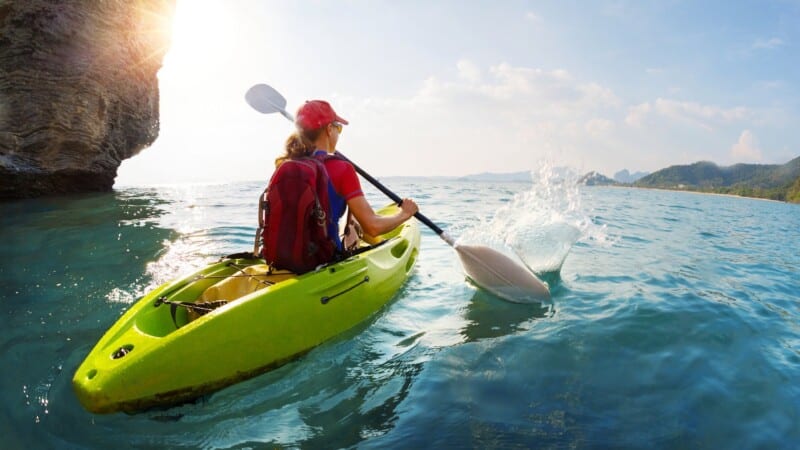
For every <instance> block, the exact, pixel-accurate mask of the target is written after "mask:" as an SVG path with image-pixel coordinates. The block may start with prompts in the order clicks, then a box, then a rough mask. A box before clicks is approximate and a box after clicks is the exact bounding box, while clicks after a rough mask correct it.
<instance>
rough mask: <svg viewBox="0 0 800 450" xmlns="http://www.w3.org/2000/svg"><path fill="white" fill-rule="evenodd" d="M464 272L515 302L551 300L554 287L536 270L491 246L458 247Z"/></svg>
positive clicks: (475, 280)
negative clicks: (549, 286)
mask: <svg viewBox="0 0 800 450" xmlns="http://www.w3.org/2000/svg"><path fill="white" fill-rule="evenodd" d="M455 249H456V252H458V256H459V257H460V258H461V264H462V265H463V266H464V272H466V274H467V276H468V277H469V278H470V279H471V280H472V281H473V282H474V283H475V284H477V285H478V286H480V287H482V288H483V289H486V290H487V291H489V292H491V293H493V294H495V295H497V296H498V297H501V298H504V299H506V300H508V301H511V302H514V303H539V302H542V301H548V300H550V289H549V288H548V287H547V285H546V284H545V283H543V282H542V281H541V280H539V278H537V277H536V275H534V274H533V273H532V272H530V271H529V270H527V269H526V268H524V267H522V266H521V265H519V264H517V263H516V262H514V260H512V259H511V258H509V257H508V256H506V255H504V254H502V253H500V252H498V251H497V250H494V249H492V248H490V247H483V246H477V245H458V246H456V247H455Z"/></svg>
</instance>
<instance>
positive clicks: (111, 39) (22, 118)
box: [0, 0, 175, 199]
mask: <svg viewBox="0 0 800 450" xmlns="http://www.w3.org/2000/svg"><path fill="white" fill-rule="evenodd" d="M174 8H175V0H103V1H75V2H73V1H62V0H11V1H8V0H0V199H2V198H6V199H7V198H22V197H35V196H40V195H48V194H58V193H72V192H88V191H106V190H110V189H111V186H112V185H113V183H114V178H115V177H116V174H117V168H118V167H119V165H120V163H121V162H122V161H123V160H124V159H126V158H130V157H131V156H133V155H135V154H137V153H138V152H139V151H141V150H142V149H143V148H145V147H147V146H149V145H150V144H152V143H153V141H154V140H155V139H156V137H157V136H158V130H159V121H158V102H159V96H158V79H157V78H156V73H157V71H158V69H159V68H160V67H161V64H162V60H163V57H164V54H165V53H166V51H167V49H168V47H169V37H170V36H169V32H170V26H171V25H170V24H171V22H172V15H173V11H174Z"/></svg>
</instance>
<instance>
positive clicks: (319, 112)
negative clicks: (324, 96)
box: [294, 100, 348, 130]
mask: <svg viewBox="0 0 800 450" xmlns="http://www.w3.org/2000/svg"><path fill="white" fill-rule="evenodd" d="M294 121H295V123H296V124H297V125H299V126H300V128H302V129H304V130H316V129H318V128H322V127H324V126H325V125H327V124H329V123H331V122H339V123H341V124H344V125H347V124H348V122H347V121H346V120H344V119H342V118H341V117H339V116H338V115H336V111H334V110H333V108H332V107H331V104H330V103H328V102H326V101H325V100H309V101H307V102H306V103H305V104H304V105H303V106H301V107H300V109H298V110H297V114H296V115H295V119H294Z"/></svg>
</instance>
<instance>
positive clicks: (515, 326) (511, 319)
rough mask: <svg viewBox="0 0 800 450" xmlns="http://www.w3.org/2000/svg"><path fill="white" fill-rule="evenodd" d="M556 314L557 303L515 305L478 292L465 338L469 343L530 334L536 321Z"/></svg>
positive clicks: (470, 308) (471, 304)
mask: <svg viewBox="0 0 800 450" xmlns="http://www.w3.org/2000/svg"><path fill="white" fill-rule="evenodd" d="M554 314H555V305H554V304H542V303H511V302H508V301H505V300H501V299H499V298H498V297H495V296H493V295H492V294H489V293H488V292H486V291H483V290H477V291H475V295H474V296H473V297H472V299H471V300H470V302H469V304H468V306H467V310H466V314H465V319H466V322H467V324H466V326H465V327H464V328H463V329H462V330H461V335H462V336H464V338H465V339H466V342H472V341H478V340H481V339H490V338H497V337H501V336H506V335H509V334H514V333H517V332H520V331H526V330H528V329H529V327H530V325H531V323H532V322H533V321H534V320H537V319H544V318H548V317H553V315H554Z"/></svg>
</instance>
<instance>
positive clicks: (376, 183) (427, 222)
mask: <svg viewBox="0 0 800 450" xmlns="http://www.w3.org/2000/svg"><path fill="white" fill-rule="evenodd" d="M336 153H337V154H338V155H339V156H341V157H342V158H343V159H344V160H345V161H347V162H349V163H350V164H352V165H353V168H355V169H356V172H358V173H359V175H361V176H362V177H364V179H366V180H367V181H369V182H370V183H371V184H372V185H373V186H375V187H376V188H378V190H379V191H381V192H383V193H384V194H386V195H387V196H388V197H389V198H390V199H392V201H394V202H395V203H397V204H398V205H399V204H401V203H403V199H402V198H400V197H399V196H398V195H397V194H395V193H394V192H392V191H390V190H389V188H387V187H386V186H384V185H383V184H381V182H380V181H378V180H376V179H375V178H373V177H372V175H370V174H368V173H367V172H366V171H364V169H362V168H361V167H358V165H356V164H355V163H354V162H353V161H350V160H349V159H348V158H347V157H346V156H344V155H343V154H342V153H341V152H340V151H338V150H337V151H336ZM414 217H416V218H417V220H419V221H420V222H422V223H424V224H425V225H427V226H428V227H429V228H430V229H431V230H433V231H434V233H436V234H438V235H441V234H442V233H444V231H443V230H442V229H441V228H439V227H438V226H436V224H435V223H433V222H431V219H428V218H427V217H425V216H424V215H422V213H421V212H417V213H416V214H414Z"/></svg>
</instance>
